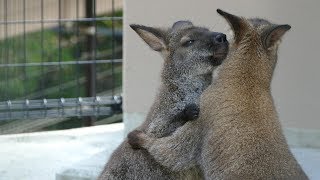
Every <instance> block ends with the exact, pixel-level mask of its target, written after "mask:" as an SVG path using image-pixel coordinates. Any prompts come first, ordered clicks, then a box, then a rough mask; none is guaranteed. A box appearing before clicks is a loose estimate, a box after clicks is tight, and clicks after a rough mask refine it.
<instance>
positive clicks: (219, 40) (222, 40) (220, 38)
mask: <svg viewBox="0 0 320 180" xmlns="http://www.w3.org/2000/svg"><path fill="white" fill-rule="evenodd" d="M214 42H215V43H225V42H227V36H226V35H225V34H222V33H219V34H217V35H216V36H215V37H214Z"/></svg>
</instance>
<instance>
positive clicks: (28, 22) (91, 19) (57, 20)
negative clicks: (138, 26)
mask: <svg viewBox="0 0 320 180" xmlns="http://www.w3.org/2000/svg"><path fill="white" fill-rule="evenodd" d="M112 20H113V21H121V20H122V17H100V18H78V19H43V20H15V21H0V25H1V24H5V25H8V24H20V23H27V24H35V23H59V22H91V21H112Z"/></svg>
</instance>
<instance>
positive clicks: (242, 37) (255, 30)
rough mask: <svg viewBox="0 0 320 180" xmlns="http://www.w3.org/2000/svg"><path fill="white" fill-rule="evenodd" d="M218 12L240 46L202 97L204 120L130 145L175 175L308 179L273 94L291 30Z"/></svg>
mask: <svg viewBox="0 0 320 180" xmlns="http://www.w3.org/2000/svg"><path fill="white" fill-rule="evenodd" d="M217 11H218V13H219V14H220V15H222V16H223V17H224V18H225V19H226V20H227V21H228V23H229V24H230V26H231V28H232V30H233V32H234V41H233V42H232V43H231V44H230V50H229V54H228V56H227V58H226V60H225V61H224V62H223V63H222V65H221V66H220V67H219V71H218V75H217V78H216V79H214V80H213V83H212V85H210V86H209V87H208V88H207V89H206V90H205V92H204V93H203V94H202V96H201V100H200V114H199V118H198V119H197V120H195V121H189V122H187V123H186V124H185V125H183V126H181V127H179V128H177V130H176V131H175V132H174V133H173V134H172V135H170V136H167V137H163V138H155V137H152V136H150V135H147V134H144V133H143V132H141V131H133V132H131V133H130V134H129V135H128V137H129V143H130V144H132V145H134V146H135V147H137V146H140V147H142V148H144V149H146V150H148V152H149V153H150V154H151V155H152V156H153V157H154V158H155V159H156V160H157V161H158V162H160V163H161V164H162V165H164V166H166V167H168V168H169V169H173V170H176V171H181V170H184V169H189V168H192V167H194V166H200V169H201V170H202V171H203V173H204V175H205V179H215V180H216V179H217V180H220V179H221V180H222V179H223V180H229V179H232V180H233V179H234V180H240V179H245V180H250V179H252V180H257V179H270V180H271V179H272V180H275V179H277V180H278V179H279V180H280V179H281V180H303V179H308V177H307V176H306V174H305V173H304V171H303V170H302V168H301V167H300V165H299V164H298V163H297V161H296V159H295V158H294V156H293V155H292V153H291V152H290V149H289V147H288V145H287V142H286V140H285V137H284V135H283V132H282V130H281V126H280V122H279V119H278V116H277V112H276V108H275V106H274V102H273V98H272V96H271V90H270V85H271V80H272V77H273V72H274V68H275V65H276V63H277V50H278V45H279V42H280V39H281V37H282V36H283V35H284V34H285V32H287V31H288V30H289V29H290V28H291V27H290V26H289V25H276V24H272V23H270V22H268V21H267V20H264V19H259V18H254V19H245V18H242V17H237V16H235V15H232V14H229V13H226V12H224V11H222V10H217Z"/></svg>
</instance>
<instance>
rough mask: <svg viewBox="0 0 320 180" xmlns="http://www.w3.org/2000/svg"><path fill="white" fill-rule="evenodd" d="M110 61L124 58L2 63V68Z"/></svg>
mask: <svg viewBox="0 0 320 180" xmlns="http://www.w3.org/2000/svg"><path fill="white" fill-rule="evenodd" d="M108 63H122V59H112V60H111V59H108V60H80V61H61V62H56V61H55V62H39V63H15V64H0V68H2V67H30V66H59V65H77V64H108Z"/></svg>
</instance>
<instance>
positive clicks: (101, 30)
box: [0, 0, 122, 134]
mask: <svg viewBox="0 0 320 180" xmlns="http://www.w3.org/2000/svg"><path fill="white" fill-rule="evenodd" d="M121 79H122V1H121V0H0V134H1V133H5V130H6V131H7V130H8V129H7V127H10V124H15V126H14V127H15V129H17V128H16V127H17V126H19V123H20V124H21V127H20V130H19V128H18V130H16V131H15V132H11V131H10V133H19V132H25V131H26V130H25V128H24V127H29V126H32V123H34V122H33V121H37V122H39V120H40V119H43V122H44V124H43V125H41V128H38V129H35V128H31V129H32V131H35V130H49V129H63V128H72V127H81V126H91V125H95V124H96V122H97V121H99V120H104V122H105V123H108V120H105V119H106V118H107V117H110V116H112V115H114V114H116V113H121V112H122V111H121V105H122V98H121V92H122V88H121V84H122V82H121ZM38 119H39V120H38ZM45 119H53V120H54V119H59V120H56V123H54V122H52V121H48V120H45ZM79 119H82V120H79ZM26 120H28V123H29V125H26V124H25V123H26V122H23V121H26ZM112 121H114V120H112ZM45 122H47V126H46V124H45ZM49 122H50V123H49ZM70 122H71V123H70ZM34 124H35V123H34ZM72 124H73V125H72ZM1 127H3V128H1Z"/></svg>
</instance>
